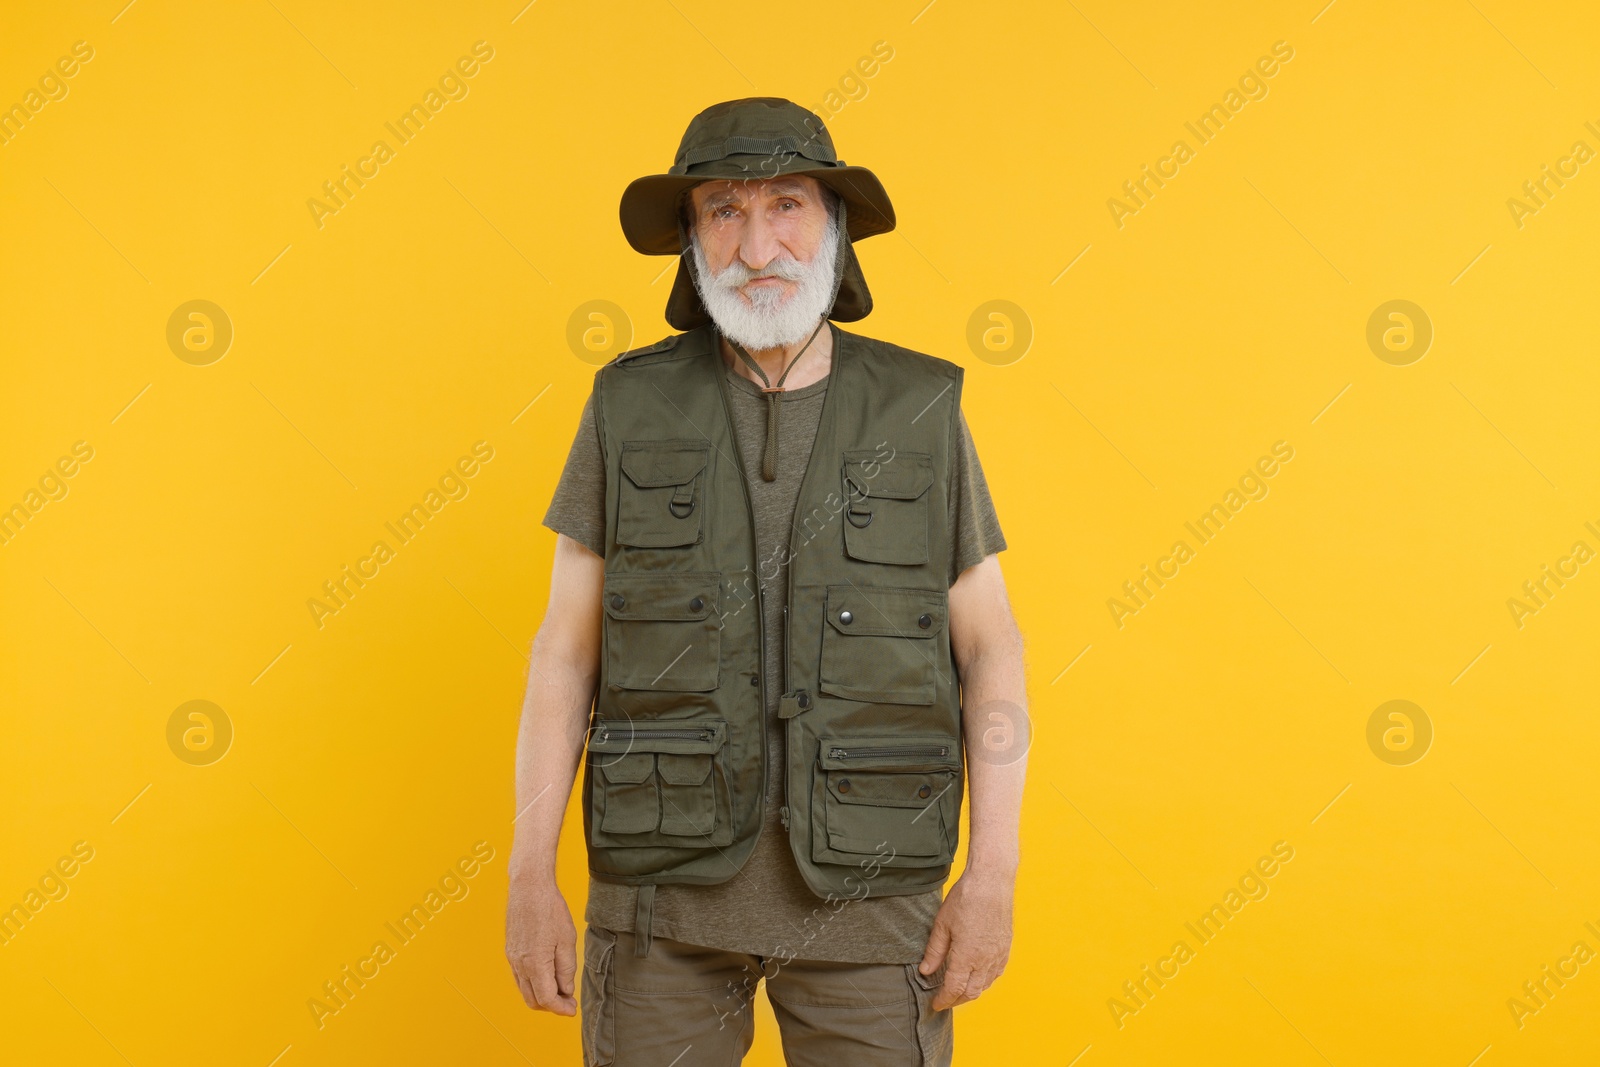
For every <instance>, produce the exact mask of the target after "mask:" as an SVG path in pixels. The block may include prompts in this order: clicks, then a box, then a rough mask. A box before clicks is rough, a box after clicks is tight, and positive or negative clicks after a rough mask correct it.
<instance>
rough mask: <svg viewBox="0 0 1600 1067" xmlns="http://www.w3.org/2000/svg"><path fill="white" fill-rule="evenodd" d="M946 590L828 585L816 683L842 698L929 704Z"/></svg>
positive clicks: (939, 656) (936, 673)
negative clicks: (818, 673) (825, 621)
mask: <svg viewBox="0 0 1600 1067" xmlns="http://www.w3.org/2000/svg"><path fill="white" fill-rule="evenodd" d="M948 599H949V596H948V594H947V593H944V592H940V591H938V590H934V589H889V588H884V587H882V586H872V585H830V586H828V588H827V598H826V602H825V603H824V606H823V616H824V618H826V620H827V624H826V625H825V626H824V627H823V632H822V663H821V676H820V678H819V679H818V688H820V689H821V690H822V691H823V692H824V693H828V694H830V695H832V696H837V697H844V698H845V699H847V700H866V701H872V702H874V703H880V704H932V703H933V701H934V696H935V693H936V683H937V681H938V680H939V670H938V664H939V663H940V662H943V661H944V660H945V657H944V655H943V650H942V649H941V648H940V647H939V646H938V645H937V644H936V643H935V642H934V640H933V639H934V638H935V637H941V636H943V634H944V632H945V627H944V622H945V612H946V607H947V604H948Z"/></svg>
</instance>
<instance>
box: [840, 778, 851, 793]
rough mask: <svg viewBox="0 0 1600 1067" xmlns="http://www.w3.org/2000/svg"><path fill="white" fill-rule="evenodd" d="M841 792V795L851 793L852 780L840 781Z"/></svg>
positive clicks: (842, 779) (843, 779)
mask: <svg viewBox="0 0 1600 1067" xmlns="http://www.w3.org/2000/svg"><path fill="white" fill-rule="evenodd" d="M839 792H841V793H848V792H850V779H848V778H841V779H839Z"/></svg>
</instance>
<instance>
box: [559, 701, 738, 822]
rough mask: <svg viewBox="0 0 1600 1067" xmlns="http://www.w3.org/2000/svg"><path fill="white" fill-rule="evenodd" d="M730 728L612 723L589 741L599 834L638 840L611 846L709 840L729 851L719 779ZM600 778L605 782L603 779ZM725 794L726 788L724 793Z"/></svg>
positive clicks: (698, 723)
mask: <svg viewBox="0 0 1600 1067" xmlns="http://www.w3.org/2000/svg"><path fill="white" fill-rule="evenodd" d="M727 732H728V724H727V722H726V721H724V720H721V719H714V720H701V719H650V720H627V719H620V720H619V719H610V720H604V721H602V722H599V723H597V724H596V726H595V729H594V732H593V733H592V734H591V735H590V737H589V752H590V758H591V759H592V760H593V761H594V765H595V767H596V769H598V770H599V772H600V774H599V776H598V778H597V780H596V782H595V796H594V801H595V804H596V806H597V809H598V810H599V812H600V820H599V831H600V832H601V833H603V834H608V835H636V836H635V837H634V838H633V840H631V841H612V842H609V843H611V844H632V845H637V846H650V845H658V844H662V843H664V840H663V838H661V836H660V835H663V834H665V835H671V836H673V837H689V836H693V837H705V838H708V839H709V840H708V842H707V843H708V844H726V843H727V840H726V838H727V831H728V830H729V829H731V827H730V826H729V825H727V824H728V816H727V815H726V814H724V815H723V817H722V820H721V821H722V823H723V824H724V825H723V826H722V827H721V830H722V833H721V837H722V838H723V840H720V841H719V840H718V839H717V831H718V830H719V827H718V817H717V812H718V785H717V778H718V776H717V775H716V774H714V773H712V772H713V771H714V770H715V769H716V767H717V766H718V763H719V760H720V759H721V756H722V749H723V743H724V742H725V741H726V740H727ZM601 778H603V779H604V781H603V782H602V781H600V780H599V779H601ZM721 789H722V791H723V792H724V793H725V792H726V789H727V786H726V784H724V785H723V786H722V787H721Z"/></svg>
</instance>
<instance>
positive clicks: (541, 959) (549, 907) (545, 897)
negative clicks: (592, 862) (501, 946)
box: [506, 878, 578, 1015]
mask: <svg viewBox="0 0 1600 1067" xmlns="http://www.w3.org/2000/svg"><path fill="white" fill-rule="evenodd" d="M577 945H578V933H577V930H576V929H575V928H574V927H573V925H572V913H571V912H570V911H568V910H567V902H566V900H565V899H563V898H562V896H561V890H559V889H557V888H556V886H555V883H554V882H537V883H530V882H521V883H519V882H518V881H517V879H515V878H513V879H512V881H511V894H510V897H509V899H508V900H507V902H506V959H507V960H509V961H510V962H511V973H512V974H514V975H516V976H517V988H518V989H521V990H522V999H523V1000H525V1001H526V1002H527V1004H528V1007H530V1008H532V1009H533V1010H535V1011H552V1012H555V1013H556V1014H557V1015H576V1014H578V998H577V986H576V985H575V982H576V979H577V973H578V953H577Z"/></svg>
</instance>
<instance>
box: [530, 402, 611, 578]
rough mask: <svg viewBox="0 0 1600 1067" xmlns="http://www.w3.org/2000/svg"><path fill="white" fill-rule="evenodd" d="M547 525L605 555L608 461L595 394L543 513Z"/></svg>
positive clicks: (580, 419)
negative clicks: (597, 420) (603, 451)
mask: <svg viewBox="0 0 1600 1067" xmlns="http://www.w3.org/2000/svg"><path fill="white" fill-rule="evenodd" d="M543 524H544V525H545V526H547V527H549V528H550V529H552V530H554V531H555V532H556V533H563V534H566V535H567V536H568V537H570V538H572V539H573V540H574V541H577V542H579V543H580V544H582V545H583V546H584V547H586V548H587V549H588V550H589V551H590V552H593V553H594V554H595V555H597V556H604V555H605V554H606V464H605V459H604V457H603V456H602V455H601V452H600V430H599V428H598V427H596V426H595V421H594V394H593V393H592V392H591V393H590V394H589V399H588V400H586V401H585V402H584V405H583V414H582V415H581V416H579V418H578V432H577V434H576V435H574V437H573V439H572V448H571V450H570V451H569V452H568V453H567V463H566V466H565V467H563V468H562V469H561V480H560V481H559V482H557V483H556V491H555V495H554V496H552V497H551V499H550V507H549V509H548V510H546V511H545V513H544V523H543Z"/></svg>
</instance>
